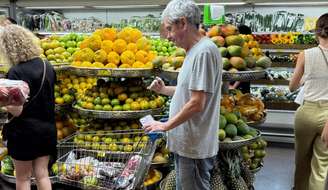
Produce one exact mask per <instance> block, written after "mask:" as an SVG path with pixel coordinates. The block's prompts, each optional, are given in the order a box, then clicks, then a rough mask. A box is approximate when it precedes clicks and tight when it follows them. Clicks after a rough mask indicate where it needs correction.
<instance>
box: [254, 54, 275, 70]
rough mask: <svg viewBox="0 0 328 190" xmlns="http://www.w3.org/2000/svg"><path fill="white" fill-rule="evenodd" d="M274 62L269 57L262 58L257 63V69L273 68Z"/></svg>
mask: <svg viewBox="0 0 328 190" xmlns="http://www.w3.org/2000/svg"><path fill="white" fill-rule="evenodd" d="M271 64H272V61H271V59H270V58H269V57H267V56H262V57H260V58H259V59H258V60H257V61H256V66H257V67H262V68H264V69H266V68H268V67H271Z"/></svg>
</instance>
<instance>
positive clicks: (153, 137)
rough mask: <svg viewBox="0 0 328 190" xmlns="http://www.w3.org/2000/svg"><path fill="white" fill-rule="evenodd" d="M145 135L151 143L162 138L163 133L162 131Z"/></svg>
mask: <svg viewBox="0 0 328 190" xmlns="http://www.w3.org/2000/svg"><path fill="white" fill-rule="evenodd" d="M147 135H148V136H149V138H150V140H151V142H155V141H156V140H157V139H159V138H161V137H163V136H164V135H165V133H164V132H162V131H156V132H150V133H147Z"/></svg>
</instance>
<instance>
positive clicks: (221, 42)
mask: <svg viewBox="0 0 328 190" xmlns="http://www.w3.org/2000/svg"><path fill="white" fill-rule="evenodd" d="M211 40H212V42H214V43H215V45H216V46H217V47H223V46H224V44H225V40H224V38H223V37H222V36H214V37H212V38H211Z"/></svg>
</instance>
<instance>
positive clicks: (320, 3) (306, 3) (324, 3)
mask: <svg viewBox="0 0 328 190" xmlns="http://www.w3.org/2000/svg"><path fill="white" fill-rule="evenodd" d="M254 5H262V6H272V5H281V6H283V5H311V6H319V5H328V2H309V1H304V2H302V1H301V2H272V3H269V2H268V3H254Z"/></svg>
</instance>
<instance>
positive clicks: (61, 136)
mask: <svg viewBox="0 0 328 190" xmlns="http://www.w3.org/2000/svg"><path fill="white" fill-rule="evenodd" d="M63 138H64V134H63V132H62V131H61V130H57V139H58V140H61V139H63Z"/></svg>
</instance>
